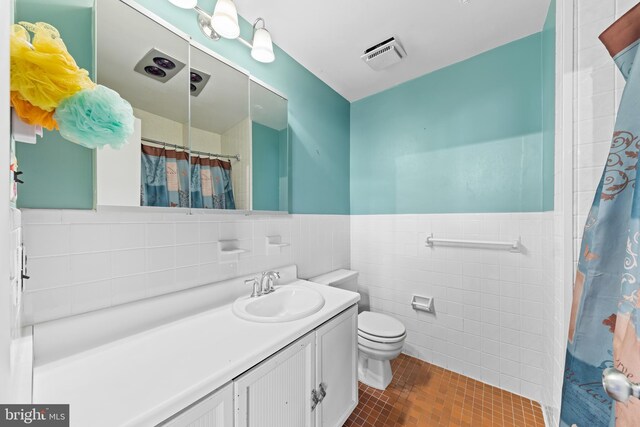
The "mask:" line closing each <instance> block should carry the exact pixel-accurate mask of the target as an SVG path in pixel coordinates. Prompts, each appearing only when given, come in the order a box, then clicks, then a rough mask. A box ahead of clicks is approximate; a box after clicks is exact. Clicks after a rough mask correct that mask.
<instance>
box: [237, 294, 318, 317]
mask: <svg viewBox="0 0 640 427" xmlns="http://www.w3.org/2000/svg"><path fill="white" fill-rule="evenodd" d="M323 306H324V297H323V296H322V294H320V292H318V291H316V290H314V289H310V288H306V287H304V286H297V285H288V286H282V287H278V288H276V290H275V291H274V292H272V293H270V294H267V295H262V296H259V297H256V298H251V297H242V298H238V299H237V300H236V301H235V302H234V303H233V313H234V314H235V315H236V316H238V317H240V318H242V319H245V320H250V321H252V322H262V323H276V322H290V321H292V320H298V319H302V318H303V317H307V316H310V315H312V314H314V313H317V312H318V311H320V309H321V308H322V307H323Z"/></svg>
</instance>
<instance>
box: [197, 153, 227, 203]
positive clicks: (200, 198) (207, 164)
mask: <svg viewBox="0 0 640 427" xmlns="http://www.w3.org/2000/svg"><path fill="white" fill-rule="evenodd" d="M191 206H192V207H194V208H205V209H235V208H236V203H235V200H234V196H233V185H232V184H231V162H224V161H222V160H219V159H210V158H207V157H198V156H193V157H191Z"/></svg>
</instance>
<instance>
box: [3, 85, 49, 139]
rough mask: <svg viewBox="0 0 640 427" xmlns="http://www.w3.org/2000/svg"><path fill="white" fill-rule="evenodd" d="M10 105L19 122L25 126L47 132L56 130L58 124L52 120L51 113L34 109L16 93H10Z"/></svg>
mask: <svg viewBox="0 0 640 427" xmlns="http://www.w3.org/2000/svg"><path fill="white" fill-rule="evenodd" d="M11 105H12V106H13V108H14V110H16V114H17V115H18V117H20V120H22V121H23V122H25V123H26V124H28V125H36V126H38V125H39V126H42V127H43V128H45V129H48V130H54V129H58V123H57V122H56V120H55V119H54V118H53V113H54V112H53V111H44V110H43V109H42V108H38V107H34V106H33V105H31V103H30V102H29V101H25V100H24V99H22V97H21V96H20V94H19V93H18V92H16V91H12V92H11Z"/></svg>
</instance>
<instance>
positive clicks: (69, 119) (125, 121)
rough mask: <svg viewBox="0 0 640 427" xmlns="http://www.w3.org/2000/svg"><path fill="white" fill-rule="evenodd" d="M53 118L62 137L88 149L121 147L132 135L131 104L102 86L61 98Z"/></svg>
mask: <svg viewBox="0 0 640 427" xmlns="http://www.w3.org/2000/svg"><path fill="white" fill-rule="evenodd" d="M53 118H54V119H55V120H56V121H57V122H58V126H59V127H60V134H61V135H62V136H63V137H64V138H66V139H68V140H69V141H71V142H75V143H76V144H80V145H83V146H85V147H88V148H101V147H103V146H105V145H109V146H111V147H112V148H121V147H122V146H123V145H124V144H126V143H127V138H128V137H129V136H131V134H132V133H133V125H134V119H133V109H132V108H131V105H130V104H129V103H128V102H127V101H125V100H124V99H122V98H121V97H120V95H118V93H117V92H115V91H113V90H111V89H109V88H108V87H105V86H102V85H98V86H96V87H95V88H94V89H86V90H82V91H80V92H78V93H76V94H75V95H73V96H71V97H69V98H67V99H64V100H63V101H62V102H61V103H60V105H59V106H58V108H56V111H55V113H54V115H53Z"/></svg>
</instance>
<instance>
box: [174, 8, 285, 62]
mask: <svg viewBox="0 0 640 427" xmlns="http://www.w3.org/2000/svg"><path fill="white" fill-rule="evenodd" d="M169 2H170V3H171V4H173V5H175V6H177V7H181V8H183V9H193V10H195V11H196V12H197V13H198V26H199V27H200V30H201V31H202V33H203V34H204V35H205V36H207V37H208V38H210V39H211V40H214V41H218V40H220V38H221V37H224V38H225V39H235V40H238V41H239V42H241V43H242V44H244V45H245V46H247V47H248V48H249V49H251V57H252V58H253V59H255V60H256V61H258V62H264V63H269V62H273V61H274V60H275V55H274V53H273V42H272V41H271V34H269V31H267V29H266V27H265V23H264V19H262V18H258V19H256V21H255V22H254V23H253V38H252V40H251V43H249V42H248V41H246V40H245V39H243V38H242V37H240V25H238V10H237V9H236V5H235V3H234V2H233V0H218V1H217V2H216V6H215V8H214V9H213V14H212V15H210V14H209V13H208V12H206V11H205V10H204V9H202V8H200V7H199V6H198V1H197V0H169ZM259 24H260V25H259Z"/></svg>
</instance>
